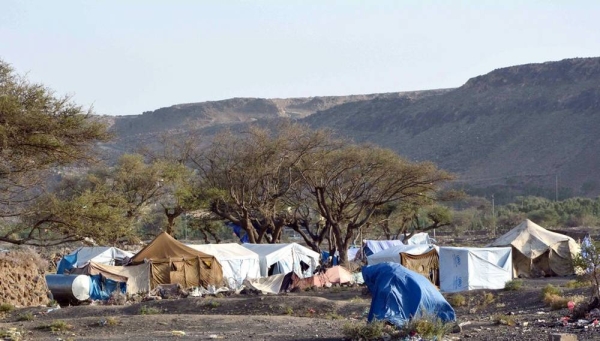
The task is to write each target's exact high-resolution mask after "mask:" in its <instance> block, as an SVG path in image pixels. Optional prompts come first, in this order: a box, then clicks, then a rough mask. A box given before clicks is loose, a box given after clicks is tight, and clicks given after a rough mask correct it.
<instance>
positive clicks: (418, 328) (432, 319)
mask: <svg viewBox="0 0 600 341" xmlns="http://www.w3.org/2000/svg"><path fill="white" fill-rule="evenodd" d="M451 328H452V324H450V323H444V322H443V321H442V320H441V319H440V318H438V317H437V316H434V315H430V314H424V315H421V316H418V317H414V318H412V319H411V320H410V321H408V322H407V323H406V324H405V325H404V326H402V328H401V329H400V334H401V335H404V336H412V335H415V334H417V335H419V336H420V337H421V338H425V339H435V340H441V339H442V338H443V337H444V335H446V334H447V333H448V332H449V331H450V330H451Z"/></svg>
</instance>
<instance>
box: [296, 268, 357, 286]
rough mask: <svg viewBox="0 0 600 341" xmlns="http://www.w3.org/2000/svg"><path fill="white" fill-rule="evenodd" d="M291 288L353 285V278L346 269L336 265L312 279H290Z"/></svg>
mask: <svg viewBox="0 0 600 341" xmlns="http://www.w3.org/2000/svg"><path fill="white" fill-rule="evenodd" d="M292 279H293V285H292V286H293V287H298V288H300V289H301V290H303V289H305V288H311V287H323V286H326V285H330V284H345V283H354V276H353V275H352V273H351V272H350V271H348V270H346V268H344V267H342V266H339V265H336V266H334V267H331V268H329V269H327V270H326V271H325V272H321V273H318V274H315V275H314V276H312V277H307V278H299V277H298V276H294V277H292Z"/></svg>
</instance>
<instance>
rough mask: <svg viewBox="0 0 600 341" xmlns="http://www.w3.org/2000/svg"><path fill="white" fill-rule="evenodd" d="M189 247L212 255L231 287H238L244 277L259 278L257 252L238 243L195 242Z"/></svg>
mask: <svg viewBox="0 0 600 341" xmlns="http://www.w3.org/2000/svg"><path fill="white" fill-rule="evenodd" d="M188 246H189V247H191V248H193V249H195V250H198V251H201V252H204V253H206V254H209V255H211V256H214V257H215V258H216V259H217V260H218V261H219V263H221V267H222V268H223V279H224V280H225V281H226V283H227V286H228V287H230V288H232V289H237V288H239V287H240V286H241V285H242V283H243V282H244V280H245V279H246V278H259V277H260V265H259V257H258V254H257V253H256V252H254V251H251V250H249V249H247V248H245V247H243V246H241V245H239V244H235V243H227V244H197V245H190V244H188Z"/></svg>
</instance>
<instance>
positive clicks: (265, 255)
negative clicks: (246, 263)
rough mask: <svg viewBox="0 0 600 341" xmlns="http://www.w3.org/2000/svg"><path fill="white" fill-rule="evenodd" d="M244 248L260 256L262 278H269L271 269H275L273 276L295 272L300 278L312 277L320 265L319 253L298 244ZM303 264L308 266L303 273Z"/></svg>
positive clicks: (262, 245)
mask: <svg viewBox="0 0 600 341" xmlns="http://www.w3.org/2000/svg"><path fill="white" fill-rule="evenodd" d="M243 246H244V247H245V248H247V249H249V250H251V251H254V252H256V253H257V254H258V256H259V259H260V274H261V276H269V269H270V268H271V267H273V268H272V271H271V273H270V274H271V275H275V274H287V273H289V272H292V271H293V272H295V273H296V275H298V277H300V278H304V277H310V276H312V273H313V271H314V270H315V269H316V267H317V265H318V264H319V258H320V255H319V254H318V253H317V252H314V251H313V250H311V249H308V248H306V247H304V246H302V245H299V244H296V243H289V244H244V245H243ZM301 262H303V263H304V264H306V265H308V269H307V270H306V271H302V265H301ZM305 274H306V275H305Z"/></svg>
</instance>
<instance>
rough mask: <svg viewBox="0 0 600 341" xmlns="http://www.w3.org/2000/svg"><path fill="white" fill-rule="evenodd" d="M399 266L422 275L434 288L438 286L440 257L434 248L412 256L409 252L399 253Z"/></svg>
mask: <svg viewBox="0 0 600 341" xmlns="http://www.w3.org/2000/svg"><path fill="white" fill-rule="evenodd" d="M400 264H402V266H403V267H405V268H407V269H408V270H412V271H414V272H416V273H418V274H421V275H423V276H424V277H425V278H427V279H428V280H429V281H430V282H431V283H433V284H435V285H436V286H439V285H440V256H439V254H438V251H437V250H436V248H433V247H432V248H431V250H429V251H427V252H424V253H422V254H419V255H414V254H411V253H409V252H401V253H400Z"/></svg>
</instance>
